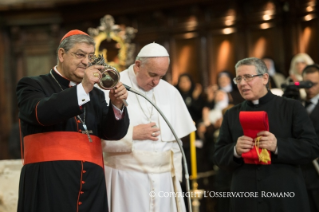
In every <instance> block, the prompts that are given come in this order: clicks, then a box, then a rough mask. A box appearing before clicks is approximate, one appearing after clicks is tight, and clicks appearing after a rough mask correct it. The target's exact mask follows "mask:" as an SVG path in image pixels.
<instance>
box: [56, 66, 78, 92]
mask: <svg viewBox="0 0 319 212" xmlns="http://www.w3.org/2000/svg"><path fill="white" fill-rule="evenodd" d="M53 69H54V71H55V72H56V73H57V74H58V75H60V76H61V77H63V78H65V77H64V76H62V74H61V73H60V72H59V71H58V69H57V66H54V68H53ZM65 79H66V78H65ZM68 80H69V79H68ZM75 85H76V83H75V82H72V81H71V80H70V83H69V87H73V86H75Z"/></svg>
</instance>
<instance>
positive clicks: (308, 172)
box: [301, 101, 319, 189]
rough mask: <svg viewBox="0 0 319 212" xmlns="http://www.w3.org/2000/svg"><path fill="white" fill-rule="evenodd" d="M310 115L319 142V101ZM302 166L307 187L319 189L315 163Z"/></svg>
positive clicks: (318, 177) (318, 174)
mask: <svg viewBox="0 0 319 212" xmlns="http://www.w3.org/2000/svg"><path fill="white" fill-rule="evenodd" d="M309 117H310V119H311V121H312V123H313V126H314V128H315V131H316V134H317V137H318V142H319V101H318V103H317V105H316V106H315V108H314V109H313V111H312V112H311V113H310V114H309ZM318 157H319V155H318ZM317 161H318V160H317ZM301 168H302V171H303V174H304V178H305V181H306V186H307V189H319V173H318V172H317V171H316V169H315V167H314V166H313V164H312V163H309V164H307V165H303V166H302V167H301Z"/></svg>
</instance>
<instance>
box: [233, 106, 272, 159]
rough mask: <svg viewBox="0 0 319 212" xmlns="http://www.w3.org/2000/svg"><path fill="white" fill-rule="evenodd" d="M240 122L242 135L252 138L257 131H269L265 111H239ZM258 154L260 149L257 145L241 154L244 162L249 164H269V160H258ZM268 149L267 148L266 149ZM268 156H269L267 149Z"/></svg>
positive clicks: (255, 136)
mask: <svg viewBox="0 0 319 212" xmlns="http://www.w3.org/2000/svg"><path fill="white" fill-rule="evenodd" d="M239 120H240V124H241V126H242V128H243V131H244V135H245V136H248V137H251V138H253V139H256V138H257V133H258V132H260V131H269V124H268V115H267V113H266V112H265V111H241V112H240V113H239ZM256 149H258V153H259V154H260V153H261V151H262V149H260V148H258V147H254V148H252V149H251V150H250V151H249V152H246V153H243V154H242V155H241V156H242V158H243V159H244V162H245V163H249V164H263V165H268V164H271V160H270V161H268V162H263V161H260V160H259V157H258V155H259V154H257V150H256ZM267 151H268V150H267ZM268 154H269V157H271V154H270V152H269V151H268Z"/></svg>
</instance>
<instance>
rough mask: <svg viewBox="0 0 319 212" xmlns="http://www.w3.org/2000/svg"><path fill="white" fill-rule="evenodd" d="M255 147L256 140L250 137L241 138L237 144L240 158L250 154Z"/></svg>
mask: <svg viewBox="0 0 319 212" xmlns="http://www.w3.org/2000/svg"><path fill="white" fill-rule="evenodd" d="M253 147H254V140H253V139H252V138H250V137H248V136H245V135H243V136H240V137H239V138H238V139H237V143H236V152H237V154H238V155H239V156H241V154H243V153H245V152H249V151H250V150H251V149H252V148H253Z"/></svg>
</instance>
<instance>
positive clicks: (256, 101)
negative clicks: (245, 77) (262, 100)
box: [251, 99, 259, 105]
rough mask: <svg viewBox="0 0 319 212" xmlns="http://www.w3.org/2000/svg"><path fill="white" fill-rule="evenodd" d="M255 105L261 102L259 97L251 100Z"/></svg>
mask: <svg viewBox="0 0 319 212" xmlns="http://www.w3.org/2000/svg"><path fill="white" fill-rule="evenodd" d="M251 102H252V103H253V104H254V105H258V104H259V99H256V100H253V101H251Z"/></svg>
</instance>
